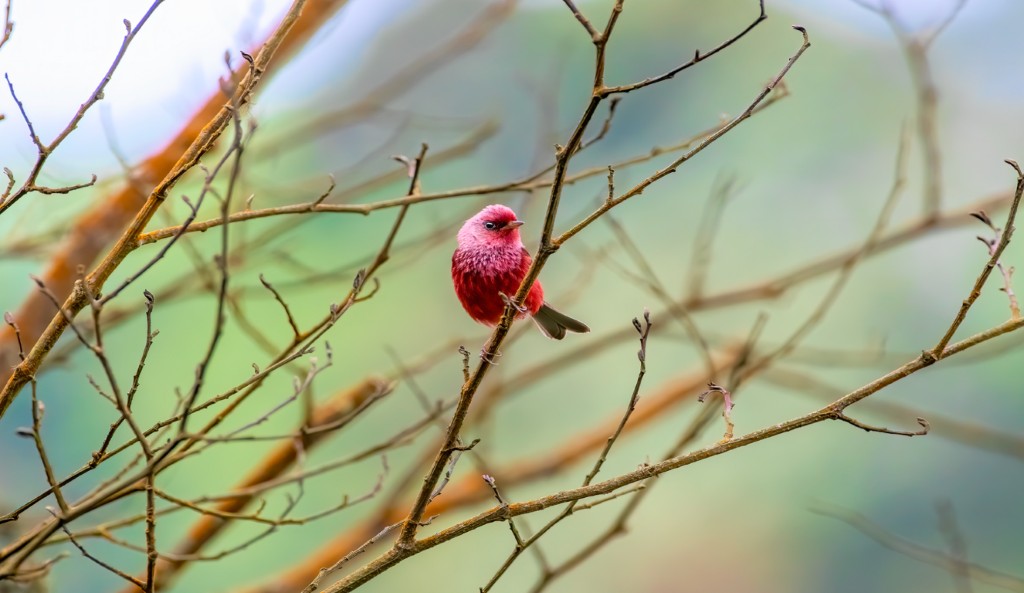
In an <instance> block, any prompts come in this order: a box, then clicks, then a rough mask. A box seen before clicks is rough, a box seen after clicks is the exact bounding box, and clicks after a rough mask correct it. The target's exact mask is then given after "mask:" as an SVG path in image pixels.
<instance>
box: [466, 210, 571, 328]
mask: <svg viewBox="0 0 1024 593" xmlns="http://www.w3.org/2000/svg"><path fill="white" fill-rule="evenodd" d="M523 224H524V223H523V221H521V220H519V219H518V218H516V213H515V212H514V211H512V209H511V208H508V207H507V206H502V205H500V204H492V205H490V206H487V207H486V208H484V209H483V210H481V211H480V212H478V213H477V214H476V215H475V216H473V217H472V218H470V219H469V220H467V221H466V222H465V224H463V225H462V228H461V229H459V233H458V247H457V248H456V249H455V253H453V254H452V282H453V284H454V285H455V294H456V296H458V297H459V302H461V303H462V308H463V309H465V310H466V313H469V316H470V317H472V318H473V319H474V320H475V321H477V322H479V323H482V324H484V325H488V326H492V327H493V326H494V325H497V323H498V321H499V320H500V319H501V316H502V314H503V313H504V311H505V304H506V301H507V300H508V299H509V298H511V297H512V296H513V295H515V293H516V291H517V290H519V285H520V284H522V282H523V278H524V277H525V276H526V271H527V270H528V269H529V268H530V262H531V261H532V258H531V257H530V252H529V251H527V250H526V247H524V246H523V241H522V239H521V238H520V236H519V227H521V226H523ZM527 314H529V315H530V316H531V317H532V319H533V321H534V322H535V323H536V324H537V327H538V328H540V331H541V332H543V333H544V335H545V336H547V337H549V338H552V339H555V340H561V339H562V338H564V337H565V333H566V332H567V331H571V332H575V333H587V332H589V331H590V328H589V327H587V325H586V324H584V323H583V322H581V321H578V320H576V319H573V318H572V317H569V316H568V315H566V314H564V313H561V312H559V311H558V310H556V309H554V308H552V307H551V305H549V304H547V303H545V302H544V288H543V287H542V286H541V283H540V281H539V280H537V281H535V282H534V283H533V286H532V287H531V288H530V292H529V293H528V294H527V295H526V300H525V301H524V302H523V306H522V308H521V309H520V310H519V313H518V314H517V317H519V318H522V317H524V316H525V315H527Z"/></svg>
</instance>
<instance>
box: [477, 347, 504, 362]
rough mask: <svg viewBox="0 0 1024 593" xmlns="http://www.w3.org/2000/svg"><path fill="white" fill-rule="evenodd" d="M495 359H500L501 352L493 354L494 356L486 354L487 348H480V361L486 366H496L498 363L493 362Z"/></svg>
mask: <svg viewBox="0 0 1024 593" xmlns="http://www.w3.org/2000/svg"><path fill="white" fill-rule="evenodd" d="M495 358H501V352H495V353H494V354H491V353H489V352H487V348H482V349H481V350H480V359H481V360H483V361H484V362H486V363H487V364H489V365H491V366H498V361H496V360H494V359H495Z"/></svg>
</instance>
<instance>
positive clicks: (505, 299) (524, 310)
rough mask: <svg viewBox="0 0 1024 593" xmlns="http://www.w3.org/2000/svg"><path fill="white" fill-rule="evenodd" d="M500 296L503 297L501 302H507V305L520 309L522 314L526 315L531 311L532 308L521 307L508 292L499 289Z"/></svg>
mask: <svg viewBox="0 0 1024 593" xmlns="http://www.w3.org/2000/svg"><path fill="white" fill-rule="evenodd" d="M498 296H500V297H501V302H503V303H505V306H506V307H512V308H513V309H515V310H516V311H518V312H519V313H520V314H524V315H525V314H526V313H529V312H530V310H529V309H527V308H526V307H520V306H519V305H517V304H516V303H515V301H513V300H512V298H511V297H509V296H508V295H507V294H505V293H503V292H501V291H500V290H499V291H498Z"/></svg>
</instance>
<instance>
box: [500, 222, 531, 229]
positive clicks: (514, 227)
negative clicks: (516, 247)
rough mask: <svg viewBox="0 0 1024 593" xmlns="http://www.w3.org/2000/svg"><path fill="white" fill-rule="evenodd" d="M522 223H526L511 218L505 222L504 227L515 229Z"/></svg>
mask: <svg viewBox="0 0 1024 593" xmlns="http://www.w3.org/2000/svg"><path fill="white" fill-rule="evenodd" d="M524 224H526V223H525V222H523V221H521V220H513V221H512V222H507V223H505V228H507V229H517V228H519V227H521V226H523V225H524Z"/></svg>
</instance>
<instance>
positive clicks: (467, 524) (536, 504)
mask: <svg viewBox="0 0 1024 593" xmlns="http://www.w3.org/2000/svg"><path fill="white" fill-rule="evenodd" d="M1022 327H1024V319H1016V320H1010V321H1007V322H1004V323H1002V324H1000V325H997V326H995V327H993V328H991V329H988V330H986V331H983V332H981V333H978V334H975V335H973V336H971V337H969V338H966V339H964V340H962V341H960V342H957V343H955V344H952V345H950V346H949V347H948V348H947V356H953V355H955V354H958V353H960V352H963V351H965V350H968V349H970V348H973V347H975V346H977V345H978V344H982V343H984V342H987V341H989V340H992V339H995V338H997V337H1000V336H1002V335H1004V334H1007V333H1010V332H1012V331H1016V330H1019V329H1020V328H1022ZM935 362H936V360H935V359H934V358H931V357H929V356H926V355H925V354H922V355H921V356H920V357H918V358H916V359H914V360H912V361H910V362H908V363H906V364H905V365H903V366H901V367H900V368H897V369H894V370H892V371H890V372H889V373H887V374H885V375H883V376H882V377H879V378H878V379H876V380H874V381H872V382H870V383H868V384H867V385H864V386H863V387H861V388H859V389H856V390H854V391H851V392H849V393H848V394H846V395H844V396H843V397H841V398H839V399H838V400H836V401H834V402H832V404H830V405H828V406H826V407H824V408H821V409H819V410H816V411H813V412H810V413H808V414H805V415H803V416H800V417H798V418H794V419H792V420H789V421H787V422H782V423H779V424H775V425H772V426H768V427H766V428H763V429H761V430H757V431H754V432H751V433H748V434H746V435H743V436H741V437H738V438H735V439H733V440H731V441H726V442H719V443H717V444H715V445H713V446H710V447H705V448H703V449H698V450H696V451H693V452H691V453H687V454H684V455H680V456H678V457H674V458H671V459H668V460H665V461H662V462H659V463H655V464H651V465H647V466H644V467H641V468H639V469H637V470H635V471H632V472H629V473H626V474H622V475H619V476H616V477H614V478H611V479H608V480H605V481H603V482H598V483H596V484H591V485H589V486H583V487H579V488H573V489H569V490H563V491H561V492H557V493H554V494H551V495H548V496H544V497H541V498H538V499H535V500H531V501H527V502H521V503H512V504H509V505H508V506H507V507H506V508H504V509H503V508H501V507H493V508H491V509H489V510H487V511H484V512H482V513H480V514H478V515H475V516H474V517H471V518H469V519H466V520H464V521H461V522H459V523H457V524H455V525H453V526H451V527H448V528H446V529H443V530H441V531H439V532H437V533H435V534H434V535H431V536H429V537H425V538H422V539H418V540H415V541H413V542H410V543H409V544H408V545H407V546H405V547H399V546H394V547H392V548H391V549H389V550H388V551H386V552H384V553H383V554H381V555H380V556H378V557H377V558H376V559H374V560H372V561H371V562H369V563H368V564H366V565H365V566H363V567H362V568H359V569H357V570H355V571H353V572H352V573H350V574H349V575H348V576H346V577H344V578H343V579H341V580H340V581H338V582H337V583H335V584H334V585H333V586H331V587H328V588H326V589H324V593H344V592H347V591H352V590H354V589H356V588H357V587H359V586H361V585H363V584H365V583H366V582H368V581H370V580H372V579H373V578H375V577H376V576H378V575H380V574H381V573H382V572H384V571H385V570H388V569H389V568H391V567H393V566H395V565H397V564H399V563H401V562H402V561H404V560H405V559H407V558H409V557H411V556H414V555H416V554H419V553H420V552H424V551H426V550H429V549H431V548H433V547H435V546H438V545H440V544H443V543H445V542H447V541H450V540H452V539H455V538H457V537H459V536H461V535H464V534H466V533H469V532H470V531H473V530H476V529H478V528H480V527H483V526H484V525H487V524H489V523H494V522H496V521H506V520H507V519H508V517H517V516H520V515H525V514H529V513H535V512H538V511H541V510H544V509H547V508H550V507H553V506H557V505H560V504H565V503H568V502H572V501H574V500H581V499H584V498H590V497H593V496H600V495H605V494H611V493H612V492H615V491H616V490H618V489H620V488H623V487H625V486H629V485H631V484H635V483H637V482H641V481H644V480H646V479H648V478H652V477H654V476H658V475H661V474H663V473H665V472H668V471H672V470H675V469H679V468H681V467H685V466H687V465H691V464H693V463H697V462H699V461H703V460H705V459H711V458H713V457H717V456H718V455H722V454H725V453H728V452H730V451H732V450H734V449H738V448H740V447H745V446H747V445H751V444H754V443H758V442H761V441H764V440H766V439H770V438H773V437H776V436H779V435H782V434H785V433H787V432H791V431H794V430H798V429H800V428H804V427H806V426H810V425H813V424H817V423H819V422H822V421H824V420H830V419H834V418H835V414H836V413H837V412H841V411H842V410H844V409H845V408H847V407H849V406H850V405H852V404H854V403H857V402H858V401H861V400H863V399H865V398H867V397H869V396H871V395H872V394H874V393H877V392H878V391H881V390H882V389H884V388H885V387H888V386H889V385H891V384H893V383H895V382H897V381H899V380H901V379H904V378H906V377H908V376H910V375H912V374H914V373H916V372H918V371H920V370H922V369H925V368H927V367H929V366H931V365H932V364H934V363H935Z"/></svg>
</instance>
